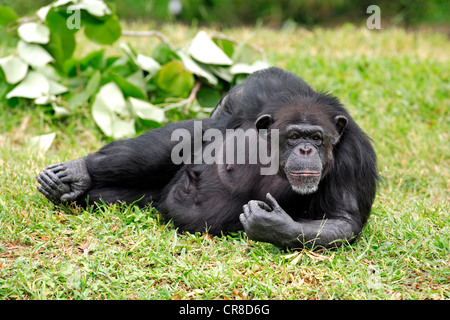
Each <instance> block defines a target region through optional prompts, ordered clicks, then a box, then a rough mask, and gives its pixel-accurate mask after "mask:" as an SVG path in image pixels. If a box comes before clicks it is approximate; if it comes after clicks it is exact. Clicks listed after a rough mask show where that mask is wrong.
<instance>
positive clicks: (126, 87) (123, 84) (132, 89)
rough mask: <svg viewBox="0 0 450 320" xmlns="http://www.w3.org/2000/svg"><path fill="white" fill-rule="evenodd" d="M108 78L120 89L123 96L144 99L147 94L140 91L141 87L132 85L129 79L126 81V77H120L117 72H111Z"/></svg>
mask: <svg viewBox="0 0 450 320" xmlns="http://www.w3.org/2000/svg"><path fill="white" fill-rule="evenodd" d="M109 78H110V79H111V80H113V81H114V82H115V83H116V84H117V85H118V86H119V87H120V89H121V90H122V92H123V94H124V95H125V97H130V96H131V97H136V98H141V99H146V98H147V95H146V94H145V92H144V91H142V89H141V88H140V87H138V86H136V85H134V84H133V83H131V82H130V81H128V80H127V79H125V78H124V77H122V76H121V75H119V74H117V73H111V74H110V76H109Z"/></svg>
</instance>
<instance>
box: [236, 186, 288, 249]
mask: <svg viewBox="0 0 450 320" xmlns="http://www.w3.org/2000/svg"><path fill="white" fill-rule="evenodd" d="M266 199H267V203H268V204H269V205H268V204H266V203H265V202H263V201H257V200H251V201H249V202H248V204H246V205H244V206H243V209H244V213H242V214H241V215H240V216H239V219H240V220H241V223H242V225H243V226H244V228H245V233H246V234H247V236H248V237H249V238H250V239H252V240H255V241H262V242H270V243H273V244H275V245H278V246H283V243H284V240H285V239H287V238H288V237H289V232H290V230H291V229H292V227H293V225H294V224H296V222H295V221H294V220H293V219H292V218H291V217H290V216H289V215H288V214H287V213H286V212H285V211H284V210H283V209H282V208H281V207H280V205H279V204H278V202H277V201H276V200H275V199H274V197H272V195H271V194H270V193H268V194H267V195H266Z"/></svg>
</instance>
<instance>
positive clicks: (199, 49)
mask: <svg viewBox="0 0 450 320" xmlns="http://www.w3.org/2000/svg"><path fill="white" fill-rule="evenodd" d="M188 53H189V54H190V55H191V56H192V58H194V59H195V60H197V61H200V62H202V63H204V64H215V65H216V64H217V65H228V66H229V65H231V64H233V61H232V60H231V59H230V58H229V57H228V56H227V55H226V54H225V53H224V52H223V51H222V49H220V48H219V47H218V46H217V45H216V44H215V43H214V41H212V40H211V39H210V38H209V37H208V35H207V34H206V32H204V31H200V32H199V33H197V35H196V36H195V38H194V40H192V43H191V45H190V47H189V50H188Z"/></svg>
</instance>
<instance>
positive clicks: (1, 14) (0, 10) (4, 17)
mask: <svg viewBox="0 0 450 320" xmlns="http://www.w3.org/2000/svg"><path fill="white" fill-rule="evenodd" d="M17 19H19V17H18V16H17V14H16V13H15V12H14V10H13V9H11V8H9V7H0V26H6V25H8V23H11V22H13V21H16V20H17Z"/></svg>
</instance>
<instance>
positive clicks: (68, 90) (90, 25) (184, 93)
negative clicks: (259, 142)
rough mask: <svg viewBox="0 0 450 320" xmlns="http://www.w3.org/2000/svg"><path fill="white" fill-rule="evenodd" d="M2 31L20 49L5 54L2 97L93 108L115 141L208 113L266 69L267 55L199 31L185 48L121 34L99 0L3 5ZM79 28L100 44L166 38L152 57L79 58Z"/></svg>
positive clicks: (96, 54) (126, 52) (62, 108)
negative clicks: (23, 13)
mask: <svg viewBox="0 0 450 320" xmlns="http://www.w3.org/2000/svg"><path fill="white" fill-rule="evenodd" d="M2 28H3V29H5V30H6V31H7V32H9V33H11V34H12V35H13V36H14V37H15V38H16V39H17V47H16V50H15V52H13V53H12V54H11V55H9V56H7V57H3V58H0V69H1V70H2V72H0V78H4V80H5V81H2V83H1V84H0V99H6V100H8V102H9V103H10V104H13V103H12V101H14V100H15V99H28V100H31V101H32V102H33V103H34V104H36V105H46V106H49V107H51V108H52V110H53V112H52V116H54V117H68V116H70V115H71V114H73V113H74V111H75V110H76V109H77V108H80V107H82V106H85V105H88V106H91V114H92V117H93V119H94V121H95V123H96V124H97V125H98V127H99V128H100V129H101V130H102V132H103V133H104V134H106V135H107V136H109V137H112V138H114V139H118V138H124V137H129V136H132V135H134V134H135V133H136V124H137V122H139V123H140V124H141V125H142V124H143V123H144V125H149V126H152V124H154V123H158V124H161V123H164V122H165V121H167V116H166V113H167V112H168V111H169V110H173V109H181V110H184V112H187V111H188V110H189V111H194V112H202V111H210V110H211V108H213V107H214V106H215V105H216V104H217V102H218V101H219V99H220V97H221V95H222V94H223V92H225V91H227V90H229V89H230V88H231V87H232V86H234V85H235V84H237V83H240V82H241V81H243V80H244V79H245V78H246V76H247V75H248V74H250V73H252V72H254V71H256V70H259V69H262V68H265V67H267V63H266V57H265V55H264V52H263V51H262V50H261V49H258V48H255V47H252V46H250V45H248V44H247V43H246V41H244V42H241V43H236V42H235V41H233V40H232V39H229V38H227V37H223V36H216V37H210V36H209V35H207V34H206V33H205V32H203V31H200V32H199V33H198V34H197V35H196V36H195V37H194V39H192V41H191V42H190V43H189V44H188V45H187V46H186V47H182V48H175V46H173V45H172V44H171V43H170V42H169V41H168V40H167V39H166V37H165V36H164V35H162V34H161V33H160V32H158V31H154V30H150V31H127V30H124V31H122V28H121V26H120V22H119V19H118V17H117V16H116V14H115V13H114V11H113V9H112V8H111V7H109V6H108V5H107V4H105V3H104V2H103V1H101V0H58V1H55V2H53V3H51V4H49V5H47V6H45V7H43V8H41V9H39V10H38V11H37V12H36V13H35V14H34V15H31V16H27V17H22V18H19V17H18V16H17V15H16V14H15V13H14V12H13V11H12V10H11V9H10V8H7V7H0V29H2ZM80 30H84V33H85V35H86V37H87V38H88V39H89V40H90V41H93V42H96V43H99V44H102V45H112V44H113V43H115V42H116V41H117V40H118V39H119V38H120V37H121V36H156V37H158V38H159V39H160V40H161V43H160V44H159V45H158V46H157V47H156V48H155V49H154V51H153V53H152V55H151V56H147V55H144V54H141V53H138V52H136V51H135V50H134V49H133V48H132V47H131V46H130V45H128V44H125V43H120V44H119V47H120V48H121V50H122V52H123V54H122V55H120V56H107V55H106V54H105V49H104V48H102V49H100V50H97V51H93V52H91V53H89V54H88V55H86V56H85V57H82V58H78V57H74V56H73V53H74V51H75V48H76V39H75V34H76V33H77V32H79V31H80Z"/></svg>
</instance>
